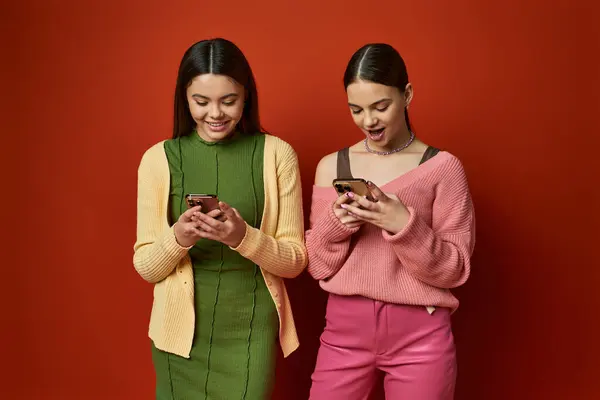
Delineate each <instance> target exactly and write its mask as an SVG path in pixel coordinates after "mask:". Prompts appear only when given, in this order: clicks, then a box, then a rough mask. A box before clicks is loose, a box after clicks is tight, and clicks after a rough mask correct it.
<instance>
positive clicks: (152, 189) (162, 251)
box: [133, 147, 189, 283]
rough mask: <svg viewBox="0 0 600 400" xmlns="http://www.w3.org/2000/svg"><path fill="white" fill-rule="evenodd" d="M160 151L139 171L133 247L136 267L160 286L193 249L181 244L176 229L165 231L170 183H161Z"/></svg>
mask: <svg viewBox="0 0 600 400" xmlns="http://www.w3.org/2000/svg"><path fill="white" fill-rule="evenodd" d="M159 150H161V149H160V148H157V147H154V148H151V149H150V150H148V151H147V152H146V153H145V154H144V156H143V157H142V160H141V162H140V165H139V168H138V197H137V238H136V242H135V244H134V247H133V250H134V255H133V265H134V267H135V269H136V271H137V272H138V273H139V274H140V276H141V277H142V278H144V279H145V280H146V281H148V282H150V283H156V282H160V281H162V280H163V279H165V278H166V277H167V276H169V274H170V273H171V272H173V269H175V267H176V266H177V264H178V263H179V261H180V260H181V259H182V258H183V257H184V256H185V255H186V254H187V252H188V250H189V247H188V248H186V247H182V246H180V245H179V243H177V240H175V233H174V231H173V228H172V227H168V228H166V229H165V219H166V212H167V205H166V204H164V200H163V199H162V198H161V196H162V195H163V193H164V190H165V189H164V187H163V186H164V185H166V184H167V182H163V181H162V180H161V179H160V175H161V174H160V172H161V171H160V169H159V166H160V159H157V157H155V156H156V155H157V154H160V153H158V151H159ZM165 162H166V160H165ZM165 165H166V164H165ZM167 174H168V171H167Z"/></svg>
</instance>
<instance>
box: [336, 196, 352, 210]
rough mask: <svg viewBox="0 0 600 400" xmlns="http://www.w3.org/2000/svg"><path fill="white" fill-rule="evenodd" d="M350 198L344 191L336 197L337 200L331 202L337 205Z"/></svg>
mask: <svg viewBox="0 0 600 400" xmlns="http://www.w3.org/2000/svg"><path fill="white" fill-rule="evenodd" d="M349 200H350V196H348V193H344V194H343V195H341V196H340V197H338V198H337V200H336V201H335V202H334V203H333V205H334V206H336V207H339V206H340V205H342V204H344V203H347V202H348V201H349Z"/></svg>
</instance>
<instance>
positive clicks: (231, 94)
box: [192, 93, 239, 100]
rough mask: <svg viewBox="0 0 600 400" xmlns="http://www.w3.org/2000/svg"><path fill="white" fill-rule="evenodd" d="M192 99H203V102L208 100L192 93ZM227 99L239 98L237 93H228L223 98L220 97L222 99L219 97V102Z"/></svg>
mask: <svg viewBox="0 0 600 400" xmlns="http://www.w3.org/2000/svg"><path fill="white" fill-rule="evenodd" d="M192 97H193V98H195V99H196V98H201V99H204V100H210V99H209V98H208V97H206V96H203V95H201V94H198V93H194V94H193V95H192ZM228 97H239V95H238V94H237V93H228V94H226V95H225V96H222V97H221V100H224V99H226V98H228Z"/></svg>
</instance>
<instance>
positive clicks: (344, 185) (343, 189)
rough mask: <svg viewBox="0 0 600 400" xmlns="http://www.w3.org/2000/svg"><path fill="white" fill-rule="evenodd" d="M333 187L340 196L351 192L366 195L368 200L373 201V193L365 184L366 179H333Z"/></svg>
mask: <svg viewBox="0 0 600 400" xmlns="http://www.w3.org/2000/svg"><path fill="white" fill-rule="evenodd" d="M333 188H334V189H335V191H336V192H338V194H339V195H340V196H341V195H343V194H344V193H347V192H352V193H356V194H357V195H359V196H363V197H366V198H367V199H369V200H370V201H375V199H374V198H373V194H372V193H371V190H370V189H369V185H367V181H365V180H364V179H362V178H353V179H334V180H333Z"/></svg>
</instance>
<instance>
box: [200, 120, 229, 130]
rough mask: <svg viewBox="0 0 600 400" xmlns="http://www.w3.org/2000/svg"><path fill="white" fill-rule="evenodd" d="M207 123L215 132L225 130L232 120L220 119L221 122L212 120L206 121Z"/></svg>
mask: <svg viewBox="0 0 600 400" xmlns="http://www.w3.org/2000/svg"><path fill="white" fill-rule="evenodd" d="M204 122H205V123H206V125H208V128H209V129H210V130H211V131H213V132H223V131H224V130H226V129H227V125H229V122H230V121H220V122H211V121H204Z"/></svg>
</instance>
